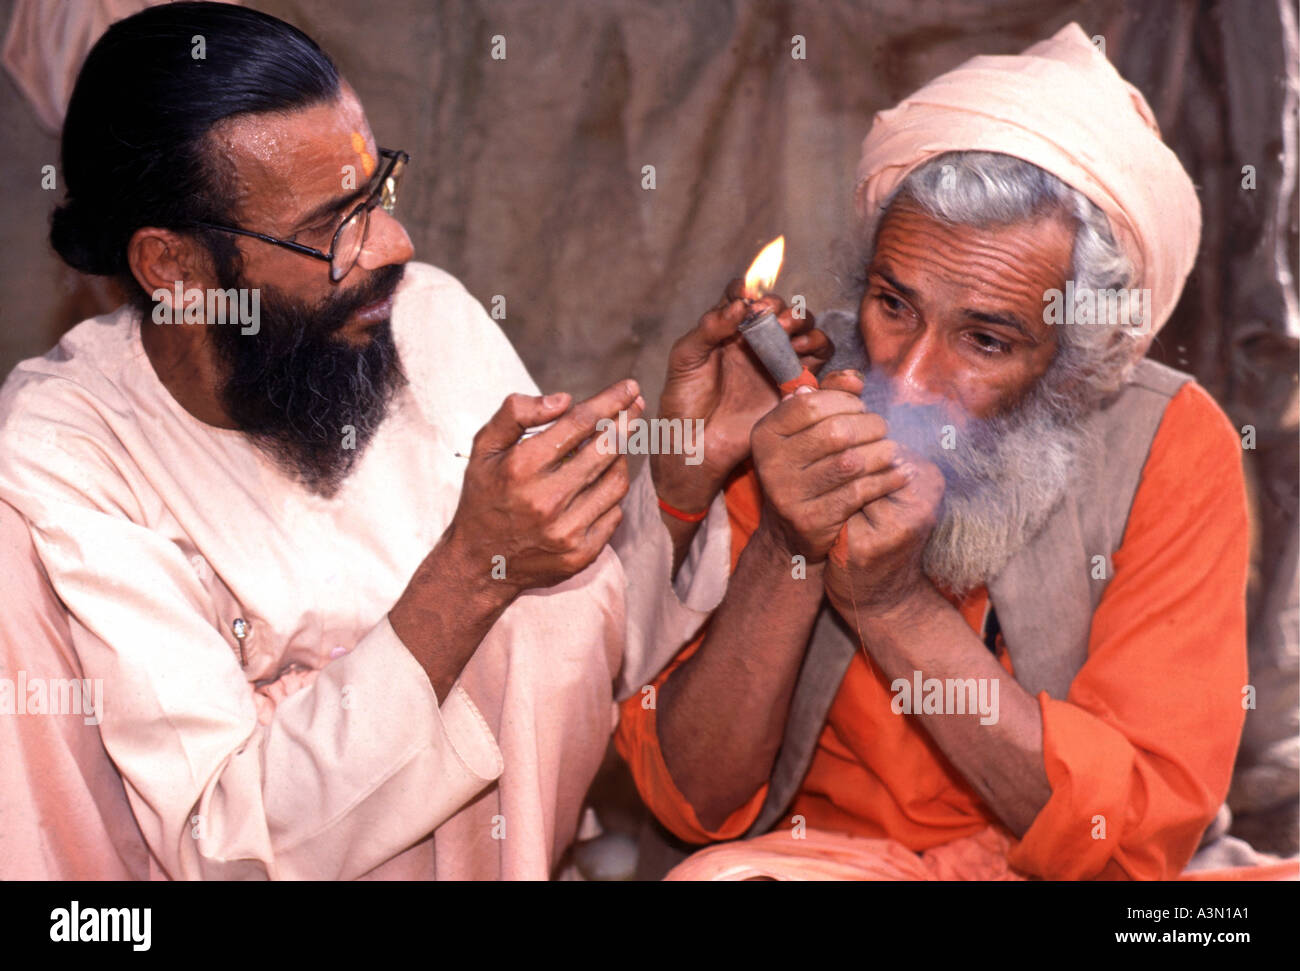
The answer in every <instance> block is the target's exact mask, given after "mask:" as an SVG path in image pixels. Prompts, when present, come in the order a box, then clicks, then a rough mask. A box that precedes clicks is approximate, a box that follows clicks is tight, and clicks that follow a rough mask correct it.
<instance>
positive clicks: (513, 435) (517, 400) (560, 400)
mask: <svg viewBox="0 0 1300 971" xmlns="http://www.w3.org/2000/svg"><path fill="white" fill-rule="evenodd" d="M570 400H571V398H570V395H569V394H568V392H565V391H560V392H557V393H555V394H551V395H547V396H546V397H541V396H537V395H526V394H512V395H509V396H507V397H506V399H505V401H503V402H502V403H501V407H500V408H498V409H497V411H496V414H494V415H493V416H492V417H491V418H489V419H488V420H487V424H485V425H484V426H483V427H482V428H480V429H479V430H478V434H476V435H475V436H474V448H473V451H474V453H476V454H477V453H482V454H492V453H495V452H503V451H505V450H506V449H508V448H510V447H511V446H512V445H514V444H515V443H516V442H518V441H519V436H520V435H522V434H523V433H524V432H525V431H527V430H528V429H529V428H531V427H533V426H535V425H542V424H545V423H546V422H548V421H551V420H553V419H555V418H557V417H558V416H559V415H561V414H563V412H564V409H565V408H567V407H568V406H569V401H570Z"/></svg>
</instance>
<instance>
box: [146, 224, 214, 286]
mask: <svg viewBox="0 0 1300 971" xmlns="http://www.w3.org/2000/svg"><path fill="white" fill-rule="evenodd" d="M126 259H127V264H128V265H129V266H130V267H131V275H132V276H133V277H135V280H136V282H137V283H138V284H140V286H141V287H142V288H143V289H144V292H145V293H147V294H150V295H152V294H153V293H155V292H156V291H158V290H165V291H166V292H167V293H169V294H170V293H172V292H173V290H174V288H175V286H176V282H177V281H178V280H179V281H180V282H181V287H182V289H190V288H193V287H197V288H199V289H207V288H208V287H210V286H212V285H213V284H212V281H211V280H210V279H209V276H210V271H209V266H208V263H209V261H208V260H207V259H206V258H205V255H204V254H203V253H202V252H200V247H199V245H198V243H197V241H196V240H195V239H194V238H193V237H192V236H189V235H187V234H184V233H178V232H176V231H175V230H171V229H159V228H157V227H155V226H145V227H142V228H140V229H137V230H136V231H135V232H134V233H132V234H131V240H130V242H129V243H127V246H126Z"/></svg>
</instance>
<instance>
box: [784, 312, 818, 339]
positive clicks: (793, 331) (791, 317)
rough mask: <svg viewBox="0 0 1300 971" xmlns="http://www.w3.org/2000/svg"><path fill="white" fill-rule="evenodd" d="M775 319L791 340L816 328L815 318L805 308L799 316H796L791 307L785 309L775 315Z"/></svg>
mask: <svg viewBox="0 0 1300 971" xmlns="http://www.w3.org/2000/svg"><path fill="white" fill-rule="evenodd" d="M776 319H777V320H778V321H779V322H780V324H781V327H782V328H783V329H784V330H785V332H786V333H787V334H789V335H790V336H791V338H793V337H795V336H796V335H798V334H803V333H806V332H808V331H810V330H812V329H813V328H814V327H816V326H817V318H816V317H814V316H813V315H812V312H811V311H809V310H807V309H806V308H805V309H804V310H803V312H802V315H801V316H796V315H795V312H794V308H793V307H785V308H783V309H782V310H781V312H780V313H779V314H777V317H776Z"/></svg>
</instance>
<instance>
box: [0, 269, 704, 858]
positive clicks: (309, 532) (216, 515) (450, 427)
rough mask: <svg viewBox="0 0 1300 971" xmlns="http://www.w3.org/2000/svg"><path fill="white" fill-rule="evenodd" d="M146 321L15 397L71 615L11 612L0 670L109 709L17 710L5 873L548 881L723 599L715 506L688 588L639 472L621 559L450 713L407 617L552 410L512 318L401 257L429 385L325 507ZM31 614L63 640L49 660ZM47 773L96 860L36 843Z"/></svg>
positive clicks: (61, 355)
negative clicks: (443, 553) (502, 436)
mask: <svg viewBox="0 0 1300 971" xmlns="http://www.w3.org/2000/svg"><path fill="white" fill-rule="evenodd" d="M140 326H141V324H140V322H139V321H138V319H137V318H136V316H135V315H134V314H133V313H132V312H130V311H128V310H126V309H122V310H119V311H118V312H116V313H115V314H110V315H107V316H105V317H99V318H94V319H92V320H88V321H85V322H83V323H82V324H80V325H78V326H77V327H75V328H73V329H72V330H71V331H69V332H68V334H67V335H66V336H65V337H64V338H63V340H62V341H60V343H59V345H58V346H57V347H56V348H55V349H54V350H52V351H51V352H50V353H49V354H47V355H45V356H44V357H41V358H36V359H32V360H29V361H25V362H23V363H22V364H20V365H19V366H18V367H17V368H15V370H14V371H13V373H12V374H11V375H10V376H9V378H8V380H7V381H6V382H5V384H4V387H3V389H0V499H3V500H4V501H5V502H7V503H9V504H10V505H12V506H13V507H14V508H15V509H16V510H17V511H18V512H19V513H20V514H21V516H22V517H23V519H25V520H26V524H27V526H28V527H29V529H30V535H31V544H32V546H33V547H34V550H35V556H36V557H37V558H38V559H39V563H40V565H41V566H42V567H43V569H44V571H45V573H46V574H47V575H48V578H49V583H50V585H51V586H52V588H53V591H54V593H56V594H57V596H58V598H59V599H60V600H61V601H62V603H63V604H64V605H65V606H66V608H67V614H68V616H67V618H65V619H60V618H49V617H45V618H44V619H42V620H41V621H40V622H39V623H38V624H33V623H30V622H28V623H24V624H22V625H21V628H18V627H17V626H16V625H17V622H16V620H15V618H14V616H13V615H12V612H11V616H10V618H9V620H8V621H7V622H6V624H5V625H4V626H2V627H0V649H3V652H4V653H3V654H2V655H0V660H3V661H4V665H5V669H6V670H5V671H4V672H0V674H3V675H4V676H9V677H14V676H15V674H14V672H16V670H17V667H16V666H25V668H24V675H25V677H27V678H28V679H29V680H30V678H32V677H40V676H41V674H40V672H41V671H42V670H44V671H46V672H47V673H49V672H53V674H52V675H50V676H52V677H58V676H60V674H62V675H63V676H67V677H72V676H76V677H81V678H87V679H91V680H92V681H97V682H98V684H99V685H101V686H102V697H103V703H102V711H100V712H99V713H98V717H99V720H100V723H99V724H98V726H95V725H86V724H84V722H85V721H86V719H84V718H80V717H74V716H69V715H66V714H65V715H48V716H46V717H43V718H42V717H39V716H35V715H30V714H29V715H15V716H13V717H12V718H0V723H2V724H0V731H2V732H3V733H4V734H3V736H0V742H3V743H5V745H6V746H7V751H9V752H16V757H10V756H9V755H6V758H5V763H6V767H5V768H3V769H0V784H2V786H3V788H2V789H0V791H2V792H3V795H0V799H3V800H4V805H3V807H0V808H2V809H3V812H4V817H3V818H4V819H5V820H6V826H5V827H4V832H3V834H0V877H5V878H21V877H30V876H37V877H40V876H81V877H85V876H91V877H93V876H105V877H122V876H129V877H143V876H153V877H172V878H190V879H193V878H210V877H216V878H245V877H249V878H261V877H270V878H305V879H346V878H355V877H362V876H371V877H385V878H391V877H401V878H434V877H436V878H461V879H482V878H524V879H545V878H547V877H549V876H551V875H552V874H553V869H554V867H555V865H556V862H557V860H558V858H559V856H560V855H561V854H562V853H563V851H564V849H565V847H566V846H568V845H569V843H570V842H571V841H572V840H573V838H574V835H575V833H576V830H577V826H578V821H579V814H580V811H581V805H582V801H583V797H584V796H585V793H586V790H587V788H588V786H589V784H590V782H591V780H592V778H593V776H594V775H595V773H596V770H597V768H598V766H599V764H600V762H601V758H602V756H603V755H604V753H605V750H606V744H607V741H608V738H609V735H610V732H611V729H612V726H613V724H614V720H615V719H616V712H617V709H616V706H615V698H616V697H622V696H625V695H627V694H631V693H632V692H635V691H636V690H638V689H639V688H640V686H641V685H642V684H644V683H648V682H649V681H650V680H651V678H652V677H653V676H654V675H655V674H656V673H657V672H658V670H659V669H660V668H661V667H662V666H663V665H664V664H665V663H666V662H667V661H668V660H669V659H671V657H672V656H673V655H674V654H675V653H676V651H677V650H678V649H679V648H680V646H681V645H682V644H683V643H685V642H686V641H687V640H688V639H689V638H690V637H691V636H692V635H693V634H694V633H695V631H696V629H698V627H699V626H700V624H702V623H703V621H704V619H705V618H706V617H707V615H708V613H709V612H710V611H711V610H712V609H713V608H714V607H715V606H716V605H717V603H718V602H719V601H720V600H721V597H722V594H723V591H724V589H725V585H726V576H727V572H728V569H727V568H728V564H729V556H730V538H729V533H728V529H727V523H726V513H725V509H724V508H723V504H722V500H721V497H719V498H718V500H717V501H715V503H714V506H713V508H712V509H711V510H710V515H709V517H708V519H707V520H706V522H705V523H704V524H703V526H702V528H701V530H700V533H699V534H698V535H697V537H696V541H695V543H694V544H693V547H692V551H691V555H690V558H689V559H688V562H687V564H686V566H684V567H683V569H682V571H681V573H680V574H679V576H678V579H677V583H676V585H675V588H674V584H673V583H671V582H670V581H669V570H670V558H671V543H670V540H669V537H668V534H667V530H666V529H664V527H663V525H662V523H661V522H660V520H659V514H658V511H657V509H656V508H655V502H654V494H653V487H652V486H651V484H650V482H649V477H648V474H646V472H647V471H648V470H643V474H642V475H640V476H638V477H637V479H636V480H635V482H634V484H633V487H632V489H631V491H630V493H629V496H628V499H627V500H626V501H625V504H624V509H625V521H624V524H623V526H622V527H620V530H619V534H618V536H617V537H616V540H615V543H614V544H612V547H610V548H606V549H605V550H604V551H603V552H602V553H601V555H600V556H599V557H598V559H597V560H596V561H595V562H594V563H593V564H592V565H591V566H589V567H588V568H587V569H586V570H584V571H583V572H582V573H580V574H578V575H577V576H575V577H573V578H571V579H570V580H568V581H566V582H565V583H562V584H559V585H557V586H554V587H551V588H549V589H543V590H533V591H528V592H526V593H525V594H523V595H522V596H520V597H519V598H518V599H517V600H516V601H515V602H514V603H513V604H512V605H511V606H510V608H509V609H507V611H506V612H505V613H504V614H503V615H502V617H501V618H500V620H499V621H498V622H497V624H496V625H495V626H494V627H493V628H492V630H491V631H490V632H489V634H488V635H487V637H486V638H485V639H484V641H483V642H482V644H481V645H480V646H479V648H478V650H477V651H476V653H475V654H474V656H473V658H472V659H471V660H470V662H469V663H468V665H467V666H466V668H465V669H464V671H463V672H462V674H461V677H460V678H459V680H458V681H457V684H456V686H455V687H454V688H453V690H452V691H451V692H450V694H449V695H448V696H447V698H446V700H445V701H444V702H443V703H442V704H441V705H439V704H438V701H437V697H436V696H435V694H434V692H433V690H432V688H431V686H430V684H429V681H428V678H427V676H426V675H425V673H424V671H423V670H422V669H421V667H420V666H419V664H418V663H416V661H415V659H414V658H413V657H412V656H411V654H410V653H409V652H408V651H407V650H406V648H405V647H404V646H403V644H402V643H401V641H400V640H399V639H398V638H397V636H396V635H395V634H394V632H393V630H392V627H391V626H390V625H389V623H388V620H387V612H388V610H389V608H390V607H391V606H392V605H393V603H394V602H395V601H396V600H397V598H398V596H399V595H400V594H401V593H402V591H403V589H404V588H405V587H406V584H407V582H408V581H409V579H410V577H411V574H412V573H413V571H414V570H415V568H416V566H417V565H418V564H419V563H420V561H421V560H422V559H423V558H424V557H425V556H426V555H427V554H428V552H429V550H430V549H432V548H433V546H434V544H435V543H436V542H437V540H438V538H439V536H440V535H441V534H442V532H443V530H444V529H445V528H446V526H447V525H448V523H449V522H450V521H451V517H452V515H453V513H454V511H455V509H456V505H457V502H458V499H459V495H460V488H461V482H462V478H463V474H464V468H465V460H464V459H463V458H459V457H457V455H456V454H455V453H457V452H459V453H461V454H462V455H468V454H469V452H470V449H471V447H472V445H471V443H472V438H473V435H474V433H475V432H476V431H477V430H478V429H479V428H480V427H481V426H482V425H483V424H484V423H485V422H486V421H487V419H488V418H489V416H490V415H491V414H492V413H493V412H495V411H496V409H497V408H498V407H499V406H500V404H501V401H502V399H503V398H504V397H505V396H506V395H507V394H509V393H511V392H516V391H517V392H523V393H528V394H535V393H537V389H536V386H535V385H534V383H533V381H532V380H531V378H529V376H528V373H527V371H526V370H525V369H524V367H523V365H522V363H521V362H520V360H519V357H518V355H517V354H516V353H515V352H514V349H513V348H512V347H511V346H510V344H509V342H508V341H507V339H506V338H505V336H504V335H503V334H502V333H501V331H500V329H499V328H498V327H497V326H496V324H495V323H494V322H493V321H492V320H491V319H490V318H489V317H488V316H487V314H486V313H485V312H484V310H483V308H482V307H481V306H480V305H479V304H478V303H477V302H476V301H475V300H474V299H473V298H472V297H471V296H470V294H469V293H467V292H466V290H465V289H464V287H462V286H461V285H460V283H458V282H457V281H456V280H455V279H453V278H452V277H450V276H449V275H447V274H446V273H444V272H442V271H441V270H438V269H435V268H434V267H431V266H427V265H423V264H416V263H412V264H409V265H408V266H407V272H406V277H405V279H404V281H403V283H402V285H401V288H400V290H399V292H398V298H397V301H396V304H395V308H394V313H393V330H394V337H395V340H396V341H397V345H398V348H399V350H400V352H401V355H402V361H403V366H404V368H405V370H406V373H407V375H408V377H409V379H410V384H409V385H408V387H407V388H406V389H405V390H404V391H403V392H402V393H401V395H400V396H399V398H398V399H397V401H395V403H394V405H393V406H392V408H391V410H390V413H389V417H388V418H387V419H386V421H385V422H384V424H383V425H382V426H381V428H380V429H379V431H378V432H377V433H376V435H375V437H374V439H373V440H372V441H371V443H370V445H369V448H368V449H367V450H366V451H365V452H364V454H363V455H362V456H361V458H360V460H359V461H358V463H357V465H356V466H355V467H354V469H353V472H352V474H351V475H350V476H349V478H348V479H347V480H346V482H345V483H344V485H343V488H342V489H341V490H340V492H339V493H338V495H337V496H335V497H334V498H333V499H323V498H320V497H318V496H315V495H313V494H311V493H310V492H308V491H307V490H306V489H304V488H303V487H301V486H299V485H297V484H295V483H294V482H293V481H291V480H290V479H289V478H287V477H286V476H285V475H284V474H283V473H282V472H281V471H280V470H279V469H278V468H277V467H276V466H275V465H274V464H273V463H272V462H271V461H270V460H268V459H267V458H266V457H265V456H264V455H263V454H262V453H261V452H260V451H259V450H258V449H256V448H255V447H254V446H253V445H252V444H251V443H250V441H249V440H248V439H247V437H246V436H244V435H243V434H241V433H239V432H236V431H231V430H223V429H219V428H215V427H212V426H209V425H206V424H204V423H202V422H200V421H198V420H197V419H195V418H194V417H193V416H192V415H190V414H189V413H188V412H187V411H185V409H184V408H182V407H181V406H180V404H178V403H177V402H176V400H175V399H174V398H173V397H172V396H171V394H170V393H169V392H168V391H167V390H166V389H165V388H164V387H163V385H162V384H161V382H160V381H159V380H158V377H157V375H156V374H155V372H154V370H153V368H152V366H151V364H150V363H149V360H148V358H147V357H146V356H145V353H144V350H143V347H142V345H141V342H140ZM144 326H194V325H184V324H176V325H157V324H154V323H152V322H146V323H145V324H144ZM227 326H229V325H227ZM13 519H14V517H9V519H8V520H6V522H9V527H8V531H9V534H10V535H14V530H13V529H12V526H13V522H12V520H13ZM19 543H20V545H21V537H19ZM5 555H6V556H7V557H8V559H9V561H10V562H9V563H8V564H6V567H5V569H6V571H7V572H10V573H12V572H13V571H14V570H23V569H26V574H30V573H31V572H32V571H31V569H30V566H26V567H25V566H24V562H23V551H22V550H21V549H18V547H16V546H14V545H13V544H10V545H9V552H8V553H6V554H5ZM485 568H486V567H485ZM629 577H631V578H633V579H634V580H635V582H629ZM26 581H31V577H30V576H26ZM29 586H30V587H31V588H32V589H36V588H37V587H39V584H38V583H36V582H35V581H31V583H29ZM40 600H41V597H40V596H39V595H30V596H28V597H26V598H25V600H24V603H23V604H22V605H20V609H19V612H18V616H19V617H21V616H23V612H24V611H28V612H31V611H39V610H40V609H42V608H41V604H40ZM47 612H48V611H47ZM236 618H243V619H244V620H245V621H246V622H247V624H248V625H249V627H248V633H247V636H246V637H245V639H244V649H245V651H246V654H247V662H248V663H247V667H241V665H240V659H239V651H238V648H239V642H238V641H237V639H236V637H235V636H234V633H233V627H234V621H235V619H236ZM60 622H62V623H65V624H66V625H67V627H68V629H69V630H70V636H71V645H70V648H69V647H68V646H60V645H58V644H57V643H56V642H57V640H58V635H57V633H55V631H56V628H57V627H58V625H59V623H60ZM34 626H38V627H39V628H40V629H41V630H42V632H43V633H44V635H45V636H43V637H38V638H36V640H35V642H32V641H31V639H30V633H31V630H32V628H33V627H34ZM24 631H26V633H24ZM24 638H26V640H24ZM26 668H35V669H37V670H36V671H35V672H33V671H32V670H26ZM52 733H54V734H55V735H60V734H61V736H62V740H61V741H59V742H58V744H56V745H54V746H53V747H51V738H52V737H53V736H52ZM82 733H98V734H99V736H100V738H102V744H103V750H100V749H99V748H98V745H97V744H96V743H95V741H94V740H92V739H90V738H88V737H87V736H85V735H84V734H82ZM55 750H57V751H55ZM104 750H106V753H107V756H109V757H111V760H112V765H113V766H115V767H116V770H117V772H119V773H120V776H121V780H122V782H124V783H125V785H124V787H122V782H118V781H117V779H116V776H115V774H114V773H113V772H111V771H107V770H106V767H105V766H104V765H103V764H101V763H102V759H103V751H104ZM52 751H55V754H53V755H51V754H50V753H51V752H52ZM74 752H75V753H76V754H71V753H74ZM37 753H40V754H37ZM41 775H45V776H47V777H48V779H47V783H46V785H52V786H54V787H55V788H56V789H58V790H59V791H62V792H64V793H65V795H66V797H67V798H68V799H71V800H73V801H74V802H75V805H69V806H68V808H67V812H68V813H69V818H70V819H80V818H82V817H84V818H85V819H88V820H90V821H91V828H90V829H86V828H85V827H82V828H81V830H80V831H81V832H82V833H83V834H84V833H86V832H93V833H95V834H99V836H91V837H89V838H88V839H83V840H82V841H81V842H83V843H86V845H87V846H88V847H89V848H88V849H87V848H85V847H83V857H84V858H83V859H81V860H70V859H69V858H68V846H69V845H71V844H70V843H67V842H65V843H64V844H63V845H50V840H51V837H50V836H49V835H48V832H47V833H46V835H45V836H41V835H40V834H41V831H42V829H45V830H51V827H50V826H49V825H48V823H49V819H48V817H49V815H50V812H51V810H50V808H49V806H48V804H47V803H45V802H41V800H40V799H38V798H36V797H35V796H34V795H33V793H32V791H31V781H30V780H31V779H32V778H34V777H37V776H41ZM87 780H93V781H87ZM105 787H107V790H112V789H114V788H115V787H120V788H122V792H116V791H107V790H106V788H105ZM123 793H124V796H123ZM47 794H48V793H47ZM127 806H129V813H130V815H131V816H132V817H133V820H129V819H124V818H121V817H122V814H123V813H124V812H126V811H127V809H126V807H127ZM104 834H110V835H104ZM100 836H102V837H103V838H100ZM68 838H69V839H71V840H72V842H77V840H76V838H75V836H73V837H68ZM106 839H107V840H109V841H111V842H112V844H113V845H111V846H109V845H104V841H105V840H106ZM42 840H43V841H44V843H45V845H44V846H43V847H40V846H38V845H37V844H39V843H40V842H41V841H42Z"/></svg>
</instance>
